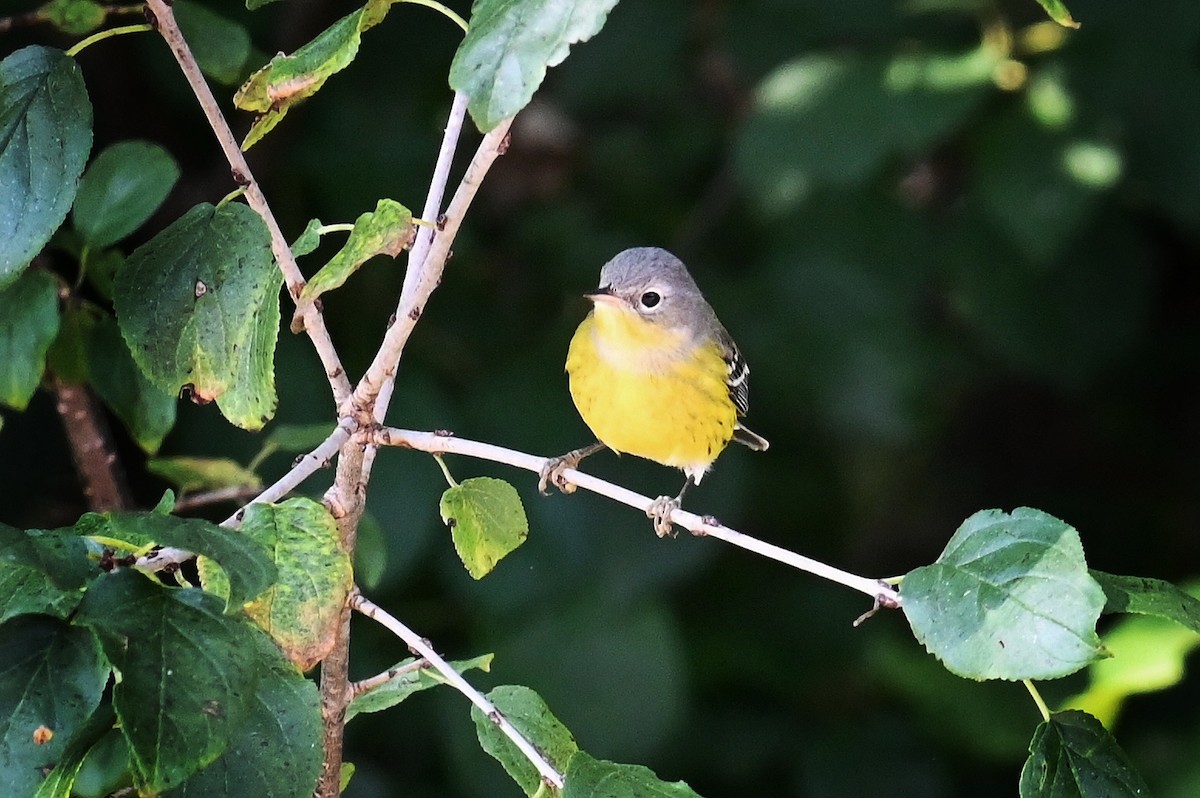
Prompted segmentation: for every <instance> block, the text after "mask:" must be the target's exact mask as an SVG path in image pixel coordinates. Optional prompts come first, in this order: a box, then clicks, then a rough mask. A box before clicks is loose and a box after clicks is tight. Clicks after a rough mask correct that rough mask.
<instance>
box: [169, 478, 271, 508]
mask: <svg viewBox="0 0 1200 798" xmlns="http://www.w3.org/2000/svg"><path fill="white" fill-rule="evenodd" d="M260 490H262V488H260V487H258V486H257V485H230V486H229V487H226V488H216V489H215V490H206V491H201V492H200V493H188V494H184V495H183V496H180V497H179V499H178V500H176V502H175V507H174V508H173V510H174V512H177V513H184V512H188V511H189V510H197V509H199V508H201V507H207V506H208V505H210V504H220V503H221V502H240V501H242V500H243V499H252V498H254V497H255V496H257V495H258V492H259V491H260Z"/></svg>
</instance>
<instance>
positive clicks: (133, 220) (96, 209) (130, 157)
mask: <svg viewBox="0 0 1200 798" xmlns="http://www.w3.org/2000/svg"><path fill="white" fill-rule="evenodd" d="M177 180H179V164H177V163H175V159H174V158H172V157H171V154H170V153H169V152H167V151H166V150H165V149H163V148H162V147H160V146H159V145H157V144H155V143H153V142H150V141H121V142H117V143H116V144H113V145H112V146H110V147H107V148H105V149H104V150H103V151H102V152H101V153H100V154H99V155H97V156H96V159H95V160H94V161H92V165H91V166H89V167H88V170H87V171H86V172H84V173H83V180H81V181H80V182H79V193H78V195H77V196H76V197H75V207H74V209H73V210H72V211H71V218H72V220H73V221H74V223H75V229H76V230H78V231H79V232H80V233H81V234H82V235H83V239H84V241H85V242H86V243H87V245H88V246H89V247H91V248H92V249H103V248H104V247H107V246H111V245H112V244H115V243H117V242H118V241H120V240H121V239H122V238H124V237H125V236H127V235H129V234H130V233H132V232H133V231H134V230H137V229H138V228H139V227H141V226H142V224H143V223H145V221H146V220H147V219H149V218H150V215H151V214H153V213H154V212H155V211H156V210H158V207H159V206H160V205H162V203H163V200H165V199H166V198H167V195H168V194H170V193H171V189H172V188H173V187H174V185H175V182H176V181H177Z"/></svg>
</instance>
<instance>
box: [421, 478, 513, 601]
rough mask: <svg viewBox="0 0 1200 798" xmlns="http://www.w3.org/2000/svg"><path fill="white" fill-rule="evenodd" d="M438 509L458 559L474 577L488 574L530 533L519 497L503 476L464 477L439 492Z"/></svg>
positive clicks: (478, 577) (479, 577) (477, 577)
mask: <svg viewBox="0 0 1200 798" xmlns="http://www.w3.org/2000/svg"><path fill="white" fill-rule="evenodd" d="M440 508H441V512H442V520H443V521H444V522H445V523H446V525H447V526H449V527H450V534H451V536H452V537H453V538H454V549H455V551H457V552H458V557H459V559H461V560H462V561H463V565H465V566H466V567H467V572H468V573H470V574H471V576H473V577H475V578H476V579H482V578H483V577H485V576H487V575H488V573H490V572H491V570H492V569H493V568H495V567H496V563H498V562H500V560H502V559H503V558H504V557H505V556H506V555H507V554H508V553H509V552H511V551H513V550H514V549H516V548H517V547H518V546H520V545H521V544H522V543H524V542H525V537H526V535H528V534H529V519H527V518H526V517H525V507H524V506H523V505H522V504H521V497H520V496H519V495H518V494H517V490H516V488H514V487H513V486H512V485H510V484H508V483H507V482H505V481H504V480H502V479H493V478H492V477H474V478H472V479H465V480H463V481H462V483H461V484H458V485H455V486H454V487H452V488H450V489H448V490H447V491H446V492H445V493H443V494H442V501H441V505H440Z"/></svg>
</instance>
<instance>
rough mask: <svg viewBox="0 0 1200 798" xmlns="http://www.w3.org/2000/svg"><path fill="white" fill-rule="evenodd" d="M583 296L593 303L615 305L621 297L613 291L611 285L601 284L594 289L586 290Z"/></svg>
mask: <svg viewBox="0 0 1200 798" xmlns="http://www.w3.org/2000/svg"><path fill="white" fill-rule="evenodd" d="M584 296H585V297H587V298H588V299H590V300H592V302H593V303H595V304H605V305H616V304H619V303H620V301H621V299H620V297H618V296H617V295H616V294H614V293H613V290H612V286H610V285H602V286H600V287H599V288H597V289H596V290H595V291H587V292H586V293H584Z"/></svg>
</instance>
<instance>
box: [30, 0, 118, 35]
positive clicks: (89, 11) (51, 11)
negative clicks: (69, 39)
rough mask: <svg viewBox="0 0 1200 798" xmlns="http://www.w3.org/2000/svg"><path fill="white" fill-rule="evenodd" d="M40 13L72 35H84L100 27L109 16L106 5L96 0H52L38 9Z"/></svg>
mask: <svg viewBox="0 0 1200 798" xmlns="http://www.w3.org/2000/svg"><path fill="white" fill-rule="evenodd" d="M38 15H39V16H40V17H41V18H42V19H44V20H45V21H46V22H49V23H50V24H51V25H53V26H54V27H56V28H58V29H59V30H60V31H62V32H63V33H69V34H70V35H72V36H84V35H86V34H88V33H91V32H92V31H94V30H96V29H98V28H99V27H100V26H101V25H103V24H104V20H105V19H107V18H108V12H107V11H105V10H104V6H103V5H101V4H100V3H97V2H95V0H50V2H49V3H46V5H44V6H42V7H41V8H39V9H38Z"/></svg>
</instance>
